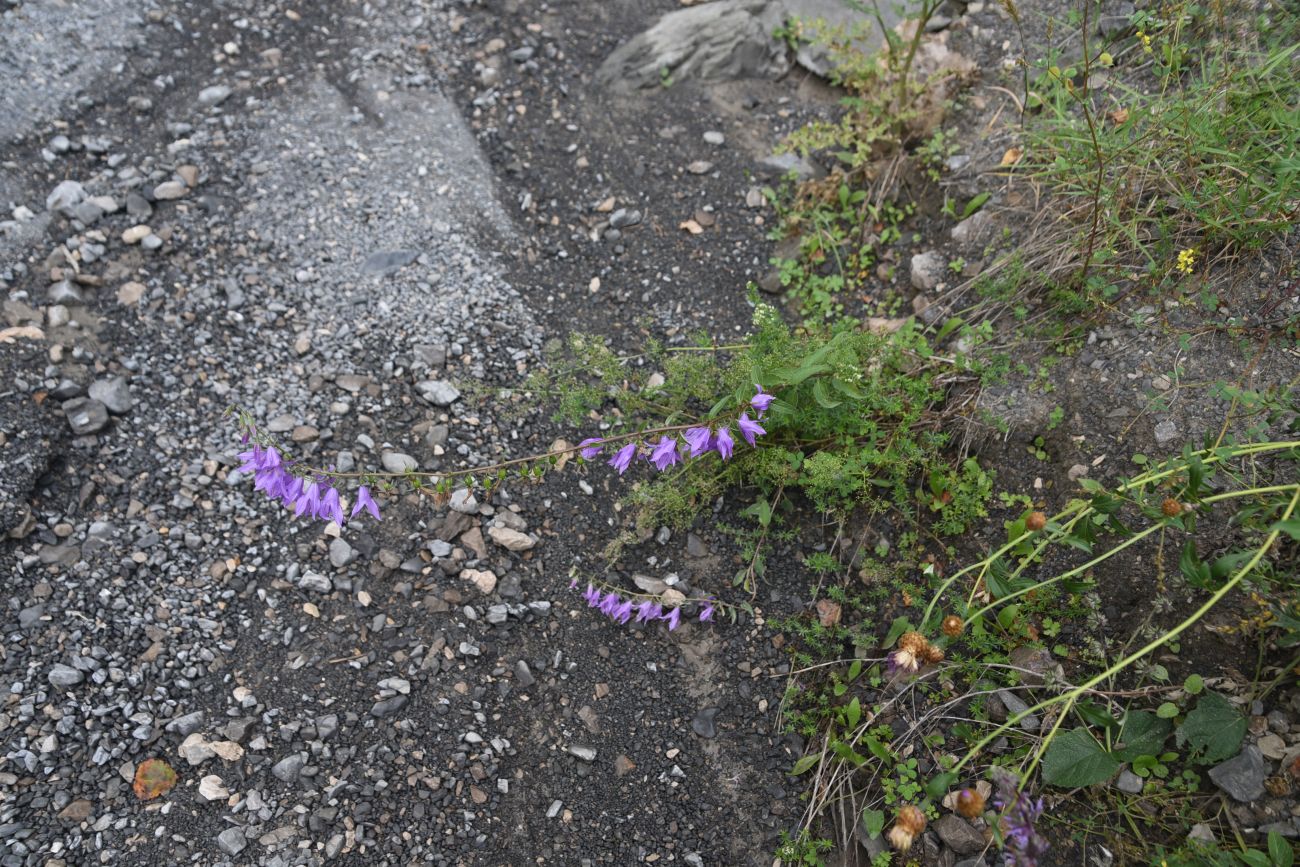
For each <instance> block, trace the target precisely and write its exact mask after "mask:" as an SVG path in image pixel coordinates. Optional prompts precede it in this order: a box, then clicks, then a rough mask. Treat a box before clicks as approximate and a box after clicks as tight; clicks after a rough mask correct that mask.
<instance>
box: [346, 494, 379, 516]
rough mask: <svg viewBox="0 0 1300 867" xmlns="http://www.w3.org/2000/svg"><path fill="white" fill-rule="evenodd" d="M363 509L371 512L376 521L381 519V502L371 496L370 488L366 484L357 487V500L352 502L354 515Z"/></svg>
mask: <svg viewBox="0 0 1300 867" xmlns="http://www.w3.org/2000/svg"><path fill="white" fill-rule="evenodd" d="M362 509H365V510H366V511H367V512H369V513H370V515H371V517H373V518H374V519H375V520H376V521H378V520H380V518H379V504H378V503H376V502H375V500H374V498H373V497H371V496H370V488H368V487H366V486H365V485H362V486H361V487H359V488H357V501H356V502H355V503H353V504H352V517H353V518H355V517H356V516H357V514H358V513H359V512H360V511H361V510H362Z"/></svg>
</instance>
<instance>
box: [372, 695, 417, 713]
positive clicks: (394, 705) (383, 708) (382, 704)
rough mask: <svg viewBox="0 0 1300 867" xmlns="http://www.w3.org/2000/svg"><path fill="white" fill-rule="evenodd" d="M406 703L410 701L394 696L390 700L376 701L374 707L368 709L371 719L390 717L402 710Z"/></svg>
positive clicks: (402, 696)
mask: <svg viewBox="0 0 1300 867" xmlns="http://www.w3.org/2000/svg"><path fill="white" fill-rule="evenodd" d="M408 701H410V699H409V698H407V697H406V696H404V695H395V696H393V697H392V698H386V699H384V700H383V701H377V702H375V704H374V706H373V707H371V708H370V715H371V716H373V717H386V716H392V715H393V714H395V713H397V712H398V711H399V710H401V709H402V708H404V707H406V703H407V702H408Z"/></svg>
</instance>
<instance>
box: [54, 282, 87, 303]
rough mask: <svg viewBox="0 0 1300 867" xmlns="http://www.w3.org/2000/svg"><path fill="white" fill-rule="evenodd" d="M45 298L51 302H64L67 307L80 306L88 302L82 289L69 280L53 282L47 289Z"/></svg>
mask: <svg viewBox="0 0 1300 867" xmlns="http://www.w3.org/2000/svg"><path fill="white" fill-rule="evenodd" d="M45 298H46V300H47V301H49V302H50V303H51V304H62V305H64V306H65V307H80V306H82V305H84V304H85V303H86V299H85V298H84V297H83V296H82V294H81V290H80V289H78V288H77V287H76V286H73V285H72V283H71V282H69V281H68V280H60V281H59V282H57V283H51V284H50V286H49V288H48V289H46V290H45Z"/></svg>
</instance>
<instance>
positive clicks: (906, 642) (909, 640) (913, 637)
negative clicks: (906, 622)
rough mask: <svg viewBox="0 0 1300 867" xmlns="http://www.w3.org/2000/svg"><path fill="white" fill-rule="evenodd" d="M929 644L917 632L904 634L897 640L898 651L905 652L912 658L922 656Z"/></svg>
mask: <svg viewBox="0 0 1300 867" xmlns="http://www.w3.org/2000/svg"><path fill="white" fill-rule="evenodd" d="M929 646H930V642H929V641H927V640H926V638H925V636H924V635H922V634H921V633H919V632H904V633H903V634H902V636H900V637H899V639H898V649H899V650H905V651H907V652H908V653H910V654H912V655H913V656H924V655H925V649H926V648H927V647H929Z"/></svg>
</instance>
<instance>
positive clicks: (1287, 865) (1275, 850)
mask: <svg viewBox="0 0 1300 867" xmlns="http://www.w3.org/2000/svg"><path fill="white" fill-rule="evenodd" d="M1268 857H1270V858H1272V859H1273V867H1291V865H1292V864H1294V863H1295V849H1294V848H1292V846H1291V844H1290V843H1288V842H1287V841H1286V838H1285V837H1283V836H1282V835H1281V834H1279V833H1278V832H1277V831H1269V832H1268Z"/></svg>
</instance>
